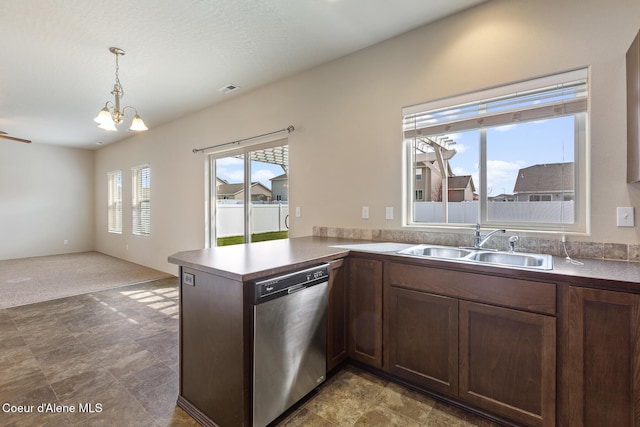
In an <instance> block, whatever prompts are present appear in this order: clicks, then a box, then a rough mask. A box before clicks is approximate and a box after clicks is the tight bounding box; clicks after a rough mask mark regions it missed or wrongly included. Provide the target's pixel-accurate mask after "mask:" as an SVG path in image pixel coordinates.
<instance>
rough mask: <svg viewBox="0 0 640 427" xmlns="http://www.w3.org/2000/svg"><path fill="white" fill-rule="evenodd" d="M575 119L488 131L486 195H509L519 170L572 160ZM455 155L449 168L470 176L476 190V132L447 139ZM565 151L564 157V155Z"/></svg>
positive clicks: (454, 171)
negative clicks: (452, 141) (452, 142)
mask: <svg viewBox="0 0 640 427" xmlns="http://www.w3.org/2000/svg"><path fill="white" fill-rule="evenodd" d="M573 134H574V118H573V117H572V116H569V117H560V118H555V119H550V120H541V121H534V122H526V123H518V124H514V125H507V126H500V127H495V128H490V129H488V130H487V141H488V144H487V165H488V168H487V169H488V170H489V172H488V175H487V192H488V195H489V196H497V195H499V194H502V193H506V194H512V193H513V187H514V185H515V182H516V177H517V173H518V170H520V169H521V168H524V167H527V166H532V165H536V164H544V163H561V162H572V161H573V160H574V135H573ZM449 137H450V138H451V139H452V140H454V141H455V142H456V144H455V145H453V146H452V148H455V149H456V151H457V153H456V155H455V156H454V157H453V158H452V159H451V161H450V166H451V169H452V170H453V173H454V174H455V175H472V176H473V181H474V183H475V185H476V190H479V186H480V180H479V177H478V160H479V148H478V147H479V144H478V131H471V132H462V133H458V134H452V135H449ZM563 149H564V153H563Z"/></svg>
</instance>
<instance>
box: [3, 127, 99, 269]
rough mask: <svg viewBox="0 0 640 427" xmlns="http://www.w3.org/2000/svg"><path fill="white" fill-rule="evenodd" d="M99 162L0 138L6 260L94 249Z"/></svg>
mask: <svg viewBox="0 0 640 427" xmlns="http://www.w3.org/2000/svg"><path fill="white" fill-rule="evenodd" d="M93 157H94V153H93V152H92V151H88V150H78V149H71V148H61V147H51V146H47V145H40V144H35V143H33V144H23V143H20V142H15V141H9V140H3V139H0V259H12V258H23V257H32V256H41V255H53V254H61V253H71V252H82V251H89V250H93V248H94V241H93V235H94V228H95V226H94V210H93V207H94V203H93V192H94V170H93ZM65 240H67V241H68V243H67V244H66V245H65V244H64V241H65Z"/></svg>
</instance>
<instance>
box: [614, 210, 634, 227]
mask: <svg viewBox="0 0 640 427" xmlns="http://www.w3.org/2000/svg"><path fill="white" fill-rule="evenodd" d="M633 211H634V209H633V208H618V209H617V214H618V215H617V225H618V227H635V223H634V218H633Z"/></svg>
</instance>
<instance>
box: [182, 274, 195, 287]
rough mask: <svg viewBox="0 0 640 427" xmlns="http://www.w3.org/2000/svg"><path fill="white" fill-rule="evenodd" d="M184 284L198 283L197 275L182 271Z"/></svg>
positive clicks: (193, 284) (192, 284)
mask: <svg viewBox="0 0 640 427" xmlns="http://www.w3.org/2000/svg"><path fill="white" fill-rule="evenodd" d="M182 284H183V285H189V286H195V285H196V276H194V275H193V274H191V273H182Z"/></svg>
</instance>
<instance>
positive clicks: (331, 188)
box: [96, 0, 640, 271]
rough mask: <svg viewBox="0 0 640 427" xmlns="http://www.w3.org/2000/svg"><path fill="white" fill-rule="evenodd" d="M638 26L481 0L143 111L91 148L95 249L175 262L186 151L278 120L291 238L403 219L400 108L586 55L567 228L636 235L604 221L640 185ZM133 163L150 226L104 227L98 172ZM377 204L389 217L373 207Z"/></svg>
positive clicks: (629, 17)
mask: <svg viewBox="0 0 640 427" xmlns="http://www.w3.org/2000/svg"><path fill="white" fill-rule="evenodd" d="M638 29H640V2H638V1H637V0H616V1H615V2H606V3H605V2H602V1H601V0H583V1H579V2H578V1H575V0H537V1H522V0H520V1H517V0H516V1H514V0H492V1H490V2H487V3H486V4H483V5H480V6H478V7H476V8H473V9H471V10H468V11H465V12H463V13H461V14H458V15H455V16H453V17H450V18H447V19H443V20H441V21H439V22H436V23H434V24H430V25H428V26H425V27H422V28H420V29H417V30H415V31H412V32H410V33H407V34H405V35H403V36H400V37H397V38H395V39H391V40H388V41H386V42H384V43H381V44H379V45H376V46H373V47H371V48H368V49H364V50H362V51H360V52H358V53H356V54H353V55H349V56H347V57H344V58H342V59H340V60H337V61H334V62H332V63H329V64H326V65H323V66H320V67H317V68H314V69H312V70H309V71H307V72H304V73H301V74H298V75H295V76H293V77H290V78H287V79H284V80H282V81H279V82H276V83H274V84H271V85H268V86H265V87H263V88H261V89H258V90H256V91H253V92H249V93H245V94H241V93H240V94H237V95H234V97H232V98H230V99H229V101H227V102H224V103H222V104H219V105H217V106H214V107H211V108H209V109H206V110H204V111H201V112H199V113H197V114H193V115H190V116H188V117H186V118H183V119H180V120H177V121H175V122H172V123H168V124H165V125H163V126H159V125H158V124H157V123H156V124H154V123H150V125H151V126H152V130H150V131H149V132H146V133H145V134H141V135H136V136H135V137H133V138H131V139H129V140H127V141H125V142H122V143H118V144H114V145H113V146H107V147H104V148H102V149H100V150H99V151H98V152H97V153H96V248H97V250H99V251H102V252H106V253H109V254H113V255H115V256H119V257H122V258H126V259H130V260H132V261H135V262H141V263H143V264H146V265H150V266H152V267H155V268H159V269H163V270H166V271H175V269H174V267H172V266H170V265H168V264H167V263H166V258H167V256H168V255H170V254H171V253H173V252H176V251H180V250H185V249H196V248H201V247H203V245H204V234H205V230H204V199H205V195H204V179H205V178H204V160H203V159H204V157H203V155H201V154H200V155H194V154H192V153H191V150H192V149H193V148H194V147H202V146H207V145H211V144H216V143H223V142H228V141H233V140H237V139H240V138H245V137H249V136H253V135H257V134H261V133H265V132H270V131H273V130H276V129H281V128H284V127H286V126H288V125H289V124H292V125H294V126H295V127H296V131H295V132H293V133H292V134H290V135H289V150H290V163H291V167H290V178H291V179H290V188H289V190H290V205H291V207H292V209H293V208H294V207H296V206H299V207H301V211H302V217H301V218H291V227H292V229H291V235H292V236H301V235H308V234H310V233H311V231H312V227H313V226H314V225H325V226H335V227H356V228H385V229H393V228H401V218H400V213H401V211H402V176H401V168H402V150H401V144H400V140H401V125H400V124H401V109H402V107H404V106H408V105H412V104H417V103H421V102H424V101H429V100H433V99H437V98H442V97H448V96H452V95H457V94H461V93H464V92H469V91H476V90H479V89H483V88H487V87H491V86H495V85H500V84H505V83H510V82H514V81H519V80H523V79H528V78H533V77H538V76H542V75H546V74H550V73H555V72H561V71H566V70H571V69H575V68H578V67H584V66H589V67H590V90H591V106H590V109H591V110H590V117H591V121H590V141H591V162H590V163H591V189H590V195H591V200H592V208H591V211H590V215H591V235H590V236H579V237H577V239H583V240H590V241H605V242H615V243H632V242H637V241H638V240H639V234H638V229H639V228H638V227H636V228H634V229H619V228H617V227H616V226H615V207H616V206H635V207H636V208H640V186H638V185H627V184H626V180H625V173H626V172H625V162H626V160H625V157H626V127H625V126H626V119H625V111H626V108H625V59H624V55H625V52H626V50H627V48H628V47H629V45H630V43H631V41H632V40H633V37H634V36H635V34H636V33H637V31H638ZM238 84H240V86H242V82H238ZM143 162H150V163H151V166H152V187H153V189H152V209H153V211H152V215H153V217H152V221H153V225H152V227H153V228H152V236H151V237H150V238H148V239H135V238H132V237H131V236H130V233H128V232H125V234H124V235H122V236H110V235H108V233H106V229H107V225H106V193H105V189H106V172H107V171H109V170H112V169H117V168H121V169H123V171H126V170H127V168H129V167H130V166H132V165H134V164H137V163H143ZM126 176H127V175H126V174H125V178H126ZM125 182H126V179H125ZM345 186H347V187H345ZM125 195H126V193H125ZM329 201H330V202H332V203H328V202H329ZM335 206H342V207H343V208H342V209H335ZM361 206H369V207H370V219H369V220H362V219H360V213H361ZM385 206H393V207H394V208H395V213H396V218H395V219H394V220H392V221H387V220H385V219H384V218H385V217H384V212H385ZM125 208H126V205H125ZM125 212H126V211H125ZM637 219H638V218H637ZM125 220H126V218H125ZM129 221H130V220H129ZM125 231H127V230H125ZM127 244H128V245H129V251H128V252H127V251H126V250H125V246H126V245H127Z"/></svg>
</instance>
